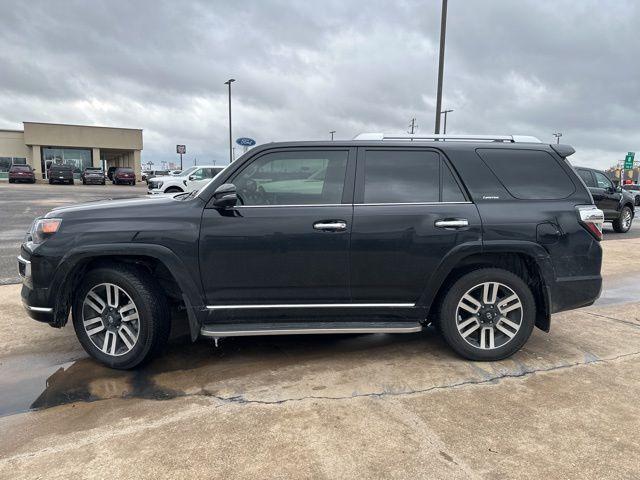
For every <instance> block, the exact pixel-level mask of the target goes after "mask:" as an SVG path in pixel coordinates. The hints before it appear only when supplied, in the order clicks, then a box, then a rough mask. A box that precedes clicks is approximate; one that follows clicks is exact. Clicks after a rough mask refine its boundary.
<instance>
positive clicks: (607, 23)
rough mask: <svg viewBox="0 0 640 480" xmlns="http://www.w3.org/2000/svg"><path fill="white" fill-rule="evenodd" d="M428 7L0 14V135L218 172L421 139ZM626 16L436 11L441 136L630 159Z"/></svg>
mask: <svg viewBox="0 0 640 480" xmlns="http://www.w3.org/2000/svg"><path fill="white" fill-rule="evenodd" d="M439 8H440V6H439V2H438V1H422V2H420V1H413V0H404V1H400V2H388V1H382V0H374V1H350V2H344V1H325V2H309V1H291V2H284V1H275V0H274V1H265V0H263V1H260V0H255V1H236V2H222V1H220V2H210V1H187V0H183V1H179V2H178V1H173V2H170V1H164V2H162V1H155V0H147V1H140V0H138V1H135V2H128V1H122V0H115V1H114V0H110V1H108V0H105V1H92V2H84V1H59V2H49V1H29V2H20V1H17V0H16V1H9V0H0V45H2V48H0V65H2V67H1V69H0V127H7V128H16V127H19V126H20V122H21V121H23V120H27V121H51V122H61V123H88V124H97V125H114V126H128V127H137V128H143V129H144V130H145V150H144V152H143V158H144V159H145V160H148V159H151V160H154V161H156V160H173V159H174V158H175V155H174V154H173V153H172V152H173V151H174V150H173V149H174V146H175V144H176V143H186V144H187V146H188V151H189V156H188V157H189V161H190V160H192V159H193V157H194V156H197V157H198V160H199V161H205V160H207V161H210V160H214V159H215V160H217V161H219V162H226V159H227V151H226V148H227V146H226V138H227V137H226V136H227V130H226V128H227V124H226V121H227V120H226V115H227V111H226V90H225V88H226V87H225V86H224V85H223V82H224V81H225V80H226V79H227V78H229V77H234V78H236V79H237V82H236V83H235V84H234V85H233V89H234V136H240V135H246V136H252V137H254V138H256V139H257V140H258V142H269V141H275V140H290V139H295V140H298V139H322V138H327V137H328V131H329V130H337V132H338V133H337V137H338V138H351V137H352V136H353V135H355V134H357V133H359V132H360V131H401V130H404V129H406V125H407V124H408V123H409V121H410V119H411V118H412V117H414V116H415V117H416V118H417V119H418V124H419V125H420V131H422V132H430V131H432V128H433V117H434V104H435V102H434V98H435V84H436V66H437V48H438V35H439V14H440V11H439ZM639 24H640V9H639V8H638V6H637V4H636V3H635V2H632V1H629V2H625V1H604V0H603V1H593V0H584V1H581V2H570V1H540V0H527V1H524V0H523V1H518V2H514V1H512V0H502V1H497V0H490V1H489V0H485V1H482V2H477V1H470V0H450V2H449V22H448V32H447V33H448V35H447V60H446V68H445V89H444V105H445V106H446V107H448V108H453V109H454V110H455V111H454V113H453V114H451V116H450V117H449V121H448V129H449V132H451V133H462V132H465V133H522V134H532V135H537V136H539V137H540V138H542V139H543V140H545V141H551V140H552V136H551V134H552V132H554V131H562V132H563V134H564V136H563V140H566V142H567V143H571V144H573V145H574V146H575V147H576V150H578V153H577V154H576V156H575V160H576V161H577V162H579V163H584V164H588V165H595V166H600V167H606V166H608V165H610V164H612V163H614V162H615V161H616V160H618V159H620V158H621V156H622V155H623V154H624V153H625V152H626V151H627V150H640V131H639V129H638V128H637V125H638V123H639V121H640V113H639V112H640V84H639V83H638V80H637V79H638V78H639V77H640V66H638V62H637V59H638V58H640V43H639V42H638V41H637V39H636V37H637V33H636V28H637V25H639Z"/></svg>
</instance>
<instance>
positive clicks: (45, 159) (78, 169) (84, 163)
mask: <svg viewBox="0 0 640 480" xmlns="http://www.w3.org/2000/svg"><path fill="white" fill-rule="evenodd" d="M54 163H55V164H58V165H61V164H65V165H71V166H72V167H73V173H77V174H80V173H82V171H83V170H84V169H85V168H87V167H91V166H93V165H92V163H91V150H89V149H84V148H50V147H43V148H42V168H43V170H48V169H49V167H50V166H51V164H54Z"/></svg>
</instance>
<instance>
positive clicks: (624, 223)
mask: <svg viewBox="0 0 640 480" xmlns="http://www.w3.org/2000/svg"><path fill="white" fill-rule="evenodd" d="M632 222H633V212H632V211H631V209H630V208H629V207H622V210H620V216H619V217H618V218H617V219H616V220H614V221H613V229H614V230H615V231H616V232H618V233H627V232H628V231H629V229H630V228H631V223H632Z"/></svg>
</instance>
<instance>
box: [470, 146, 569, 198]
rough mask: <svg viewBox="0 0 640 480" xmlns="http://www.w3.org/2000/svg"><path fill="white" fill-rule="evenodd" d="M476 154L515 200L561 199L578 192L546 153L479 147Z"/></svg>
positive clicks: (556, 162)
mask: <svg viewBox="0 0 640 480" xmlns="http://www.w3.org/2000/svg"><path fill="white" fill-rule="evenodd" d="M476 153H477V154H478V155H479V156H480V158H482V160H483V161H484V163H485V164H486V165H487V166H488V167H489V168H490V169H491V171H492V172H493V174H494V175H495V176H496V177H497V178H498V180H500V183H502V184H503V185H504V187H505V188H506V189H507V190H508V192H509V193H510V194H511V195H512V196H513V197H515V198H519V199H522V200H558V199H562V198H567V197H568V196H569V195H571V194H572V193H574V192H575V191H576V187H575V185H574V183H573V181H572V180H571V177H569V175H568V174H567V172H566V171H565V170H564V169H563V168H562V167H561V166H560V164H559V163H558V161H557V160H556V159H555V158H554V157H553V156H552V155H551V154H549V153H548V152H545V151H543V150H517V149H511V148H509V149H506V148H505V149H497V148H479V149H477V150H476Z"/></svg>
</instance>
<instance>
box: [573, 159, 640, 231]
mask: <svg viewBox="0 0 640 480" xmlns="http://www.w3.org/2000/svg"><path fill="white" fill-rule="evenodd" d="M575 168H576V171H577V172H578V175H580V178H582V180H583V181H584V184H585V185H586V186H587V187H588V188H589V191H590V192H591V195H592V196H593V201H594V203H595V204H596V206H597V207H598V208H599V209H600V210H602V211H603V212H604V220H605V222H611V223H612V225H613V229H614V230H615V231H616V232H618V233H626V232H628V231H629V229H630V228H631V223H632V222H633V217H634V216H635V209H634V208H635V198H634V196H633V195H632V194H631V193H629V192H627V191H626V190H623V189H622V188H620V186H615V185H614V184H613V182H612V181H611V179H610V178H609V177H608V176H607V174H606V173H604V172H603V171H602V170H596V169H594V168H586V167H575Z"/></svg>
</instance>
